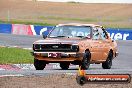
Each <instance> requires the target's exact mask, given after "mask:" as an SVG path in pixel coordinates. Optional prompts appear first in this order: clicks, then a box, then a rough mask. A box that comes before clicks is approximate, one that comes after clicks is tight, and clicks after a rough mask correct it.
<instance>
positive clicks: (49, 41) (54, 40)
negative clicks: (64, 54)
mask: <svg viewBox="0 0 132 88" xmlns="http://www.w3.org/2000/svg"><path fill="white" fill-rule="evenodd" d="M82 40H83V39H80V38H47V39H43V40H38V41H36V42H34V44H78V42H79V41H82Z"/></svg>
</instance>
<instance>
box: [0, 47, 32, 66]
mask: <svg viewBox="0 0 132 88" xmlns="http://www.w3.org/2000/svg"><path fill="white" fill-rule="evenodd" d="M30 52H31V51H30V50H24V49H20V48H7V47H0V64H22V63H33V56H32V55H31V54H30Z"/></svg>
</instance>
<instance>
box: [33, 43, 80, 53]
mask: <svg viewBox="0 0 132 88" xmlns="http://www.w3.org/2000/svg"><path fill="white" fill-rule="evenodd" d="M77 48H78V47H77ZM77 48H76V47H72V45H71V44H34V45H33V50H34V51H45V52H48V51H53V52H54V51H55V52H56V51H60V52H77V51H78V49H77Z"/></svg>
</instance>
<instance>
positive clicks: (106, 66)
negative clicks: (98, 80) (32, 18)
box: [102, 51, 113, 69]
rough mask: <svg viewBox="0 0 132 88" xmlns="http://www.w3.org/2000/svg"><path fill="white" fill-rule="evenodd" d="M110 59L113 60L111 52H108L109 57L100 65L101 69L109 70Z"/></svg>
mask: <svg viewBox="0 0 132 88" xmlns="http://www.w3.org/2000/svg"><path fill="white" fill-rule="evenodd" d="M112 59H113V52H112V51H110V52H109V55H108V57H107V60H106V61H105V62H103V63H102V68H103V69H111V66H112Z"/></svg>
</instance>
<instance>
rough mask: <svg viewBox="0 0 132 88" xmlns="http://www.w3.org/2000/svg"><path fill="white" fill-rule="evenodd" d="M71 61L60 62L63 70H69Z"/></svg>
mask: <svg viewBox="0 0 132 88" xmlns="http://www.w3.org/2000/svg"><path fill="white" fill-rule="evenodd" d="M69 65H70V63H60V67H61V69H63V70H67V69H68V68H69Z"/></svg>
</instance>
